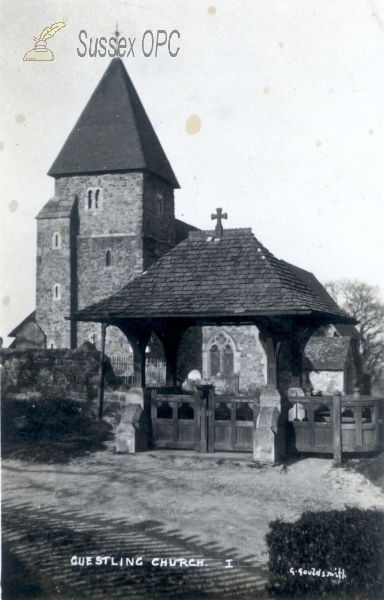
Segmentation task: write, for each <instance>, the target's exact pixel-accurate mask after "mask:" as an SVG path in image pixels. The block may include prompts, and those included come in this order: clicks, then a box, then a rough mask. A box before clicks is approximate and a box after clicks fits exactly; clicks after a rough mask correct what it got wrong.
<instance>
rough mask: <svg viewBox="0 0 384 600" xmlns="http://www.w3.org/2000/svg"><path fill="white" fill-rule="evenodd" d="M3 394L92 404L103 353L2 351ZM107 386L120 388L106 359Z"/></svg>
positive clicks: (82, 351) (0, 351)
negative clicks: (89, 401) (100, 358)
mask: <svg viewBox="0 0 384 600" xmlns="http://www.w3.org/2000/svg"><path fill="white" fill-rule="evenodd" d="M0 362H1V363H2V366H3V368H2V381H1V393H2V397H4V395H6V396H8V397H14V398H15V399H17V398H22V397H26V398H28V397H29V396H34V397H36V398H37V399H38V398H39V397H45V398H52V399H54V398H73V399H76V400H82V401H86V400H92V399H95V398H96V397H97V386H98V371H99V352H98V351H97V350H93V351H84V350H80V349H79V350H69V349H55V350H36V349H33V350H17V349H10V348H5V349H1V350H0ZM104 368H105V385H106V387H107V388H108V387H110V388H111V389H112V388H114V387H117V386H119V385H120V383H121V382H120V380H119V379H118V378H117V377H115V375H114V373H113V369H112V367H111V363H110V361H109V359H108V358H107V357H106V358H105V364H104Z"/></svg>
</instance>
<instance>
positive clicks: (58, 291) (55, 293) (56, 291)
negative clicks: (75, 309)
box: [53, 283, 61, 300]
mask: <svg viewBox="0 0 384 600" xmlns="http://www.w3.org/2000/svg"><path fill="white" fill-rule="evenodd" d="M60 298H61V288H60V284H59V283H55V285H54V286H53V299H54V300H60Z"/></svg>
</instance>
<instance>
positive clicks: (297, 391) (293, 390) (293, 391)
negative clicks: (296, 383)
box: [288, 387, 305, 397]
mask: <svg viewBox="0 0 384 600" xmlns="http://www.w3.org/2000/svg"><path fill="white" fill-rule="evenodd" d="M289 396H294V397H296V396H305V393H304V390H303V389H302V388H295V387H290V388H289V390H288V397H289Z"/></svg>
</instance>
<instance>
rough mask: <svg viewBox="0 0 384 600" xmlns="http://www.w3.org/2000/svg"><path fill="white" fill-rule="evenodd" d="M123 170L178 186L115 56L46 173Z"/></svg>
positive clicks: (59, 174)
mask: <svg viewBox="0 0 384 600" xmlns="http://www.w3.org/2000/svg"><path fill="white" fill-rule="evenodd" d="M124 170H134V171H135V170H148V171H151V172H152V173H155V174H156V175H159V176H160V177H162V178H163V179H165V180H166V181H168V182H169V183H171V185H172V186H173V187H174V188H178V187H179V184H178V182H177V179H176V177H175V174H174V172H173V170H172V167H171V165H170V163H169V161H168V159H167V157H166V155H165V153H164V150H163V149H162V147H161V144H160V142H159V140H158V137H157V135H156V133H155V131H154V129H153V127H152V125H151V122H150V120H149V118H148V116H147V113H146V112H145V109H144V107H143V105H142V103H141V101H140V98H139V96H138V94H137V92H136V90H135V88H134V86H133V83H132V81H131V79H130V77H129V75H128V73H127V71H126V70H125V67H124V65H123V62H122V60H121V59H120V58H114V59H113V60H112V61H111V63H110V64H109V67H108V68H107V70H106V72H105V73H104V75H103V77H102V79H101V81H100V83H99V85H98V86H97V88H96V90H95V91H94V93H93V94H92V96H91V98H90V100H89V102H88V104H87V105H86V107H85V108H84V110H83V112H82V113H81V115H80V117H79V119H78V121H77V123H76V125H75V127H74V128H73V130H72V131H71V133H70V134H69V137H68V139H67V141H66V142H65V144H64V146H63V148H62V149H61V151H60V153H59V155H58V157H57V158H56V160H55V162H54V163H53V165H52V167H51V168H50V170H49V171H48V175H51V176H52V177H60V176H63V175H74V174H78V175H79V174H85V173H103V172H113V171H124Z"/></svg>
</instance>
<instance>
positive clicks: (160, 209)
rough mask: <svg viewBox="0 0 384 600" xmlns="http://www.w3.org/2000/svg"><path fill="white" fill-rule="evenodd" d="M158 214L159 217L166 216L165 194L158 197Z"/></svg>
mask: <svg viewBox="0 0 384 600" xmlns="http://www.w3.org/2000/svg"><path fill="white" fill-rule="evenodd" d="M156 214H157V216H158V217H162V216H163V215H164V196H163V194H157V196H156Z"/></svg>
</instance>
